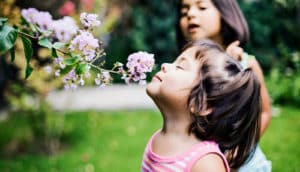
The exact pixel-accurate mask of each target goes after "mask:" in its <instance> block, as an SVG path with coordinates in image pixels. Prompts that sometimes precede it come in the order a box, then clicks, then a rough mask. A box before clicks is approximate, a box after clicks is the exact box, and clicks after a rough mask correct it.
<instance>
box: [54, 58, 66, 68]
mask: <svg viewBox="0 0 300 172" xmlns="http://www.w3.org/2000/svg"><path fill="white" fill-rule="evenodd" d="M63 61H64V59H63V58H62V57H60V56H59V57H57V58H55V59H54V64H56V65H59V67H60V68H61V69H64V68H65V67H66V65H65V64H64V63H63Z"/></svg>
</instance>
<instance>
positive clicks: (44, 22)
mask: <svg viewBox="0 0 300 172" xmlns="http://www.w3.org/2000/svg"><path fill="white" fill-rule="evenodd" d="M21 15H22V16H23V17H24V18H25V19H26V20H27V21H28V22H29V23H31V24H36V25H38V26H39V27H40V29H41V30H42V31H47V30H49V29H50V28H51V27H50V26H51V24H52V22H53V20H52V16H51V14H50V13H49V12H45V11H38V10H37V9H35V8H28V9H23V10H22V11H21Z"/></svg>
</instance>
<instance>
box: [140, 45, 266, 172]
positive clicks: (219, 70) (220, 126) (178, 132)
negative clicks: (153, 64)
mask: <svg viewBox="0 0 300 172" xmlns="http://www.w3.org/2000/svg"><path fill="white" fill-rule="evenodd" d="M215 59H218V61H216V60H215ZM147 94H148V95H149V96H150V97H151V98H152V99H153V101H154V102H155V104H156V105H157V107H158V108H159V110H160V112H161V113H162V116H163V126H162V129H161V130H159V131H157V132H156V133H155V134H154V135H153V136H152V137H151V139H150V141H149V142H148V145H147V147H146V149H145V153H144V157H143V162H142V171H143V172H148V171H168V172H170V171H182V172H190V171H191V172H196V171H209V172H216V171H218V172H222V171H224V172H225V171H227V172H228V171H230V168H232V169H237V168H238V167H240V165H241V164H243V163H244V161H245V160H246V159H247V158H248V156H249V155H250V154H251V152H252V151H253V150H254V148H255V145H256V144H257V141H258V138H259V130H260V128H259V122H260V115H259V114H260V98H261V97H260V84H259V81H258V79H257V78H256V76H255V74H254V72H253V71H252V70H251V69H246V70H243V69H242V66H241V65H240V64H239V63H238V61H237V60H235V59H234V58H232V57H230V56H229V55H228V54H226V53H225V52H224V51H223V50H222V49H221V48H220V47H219V46H217V45H216V44H214V43H212V42H211V41H204V40H203V41H198V42H191V43H190V44H188V45H187V46H186V47H185V49H184V51H183V52H182V54H181V55H180V56H179V57H178V58H177V59H176V60H175V62H173V63H172V64H163V65H162V67H161V70H160V71H159V72H158V73H157V74H156V75H155V76H154V77H153V79H152V81H151V82H150V83H149V84H148V86H147ZM217 143H218V144H217ZM219 147H222V148H225V149H226V150H227V154H228V156H227V160H228V161H227V160H226V158H225V157H224V156H223V154H222V153H221V151H220V149H219Z"/></svg>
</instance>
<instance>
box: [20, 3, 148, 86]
mask: <svg viewBox="0 0 300 172" xmlns="http://www.w3.org/2000/svg"><path fill="white" fill-rule="evenodd" d="M22 16H23V17H24V19H25V20H26V21H27V22H28V23H29V24H32V26H33V27H38V28H37V30H38V31H40V30H39V28H40V29H41V30H42V33H41V35H40V37H39V40H43V41H42V42H41V44H40V45H42V46H45V47H47V48H51V49H52V51H54V54H52V55H53V56H54V60H53V64H54V68H55V69H54V70H52V68H51V67H50V66H47V67H46V68H45V70H46V71H47V72H50V73H51V72H52V71H54V75H55V76H56V77H60V76H63V80H62V82H63V84H64V88H65V89H71V90H74V89H76V88H77V87H78V86H83V85H84V84H85V80H86V79H87V78H90V77H91V70H90V69H91V68H94V69H95V70H96V71H97V72H96V76H95V79H94V81H95V84H96V85H98V86H99V87H103V86H105V85H107V84H109V83H110V82H111V81H112V77H111V75H110V73H116V74H120V75H121V76H122V79H124V80H125V82H126V83H132V82H139V83H140V84H145V83H146V72H151V71H152V68H153V66H154V55H153V54H149V53H147V52H137V53H133V54H131V55H129V57H128V63H127V64H126V68H127V70H125V69H124V68H123V64H121V63H119V62H116V63H115V67H114V68H113V69H111V70H108V69H104V68H103V63H101V64H100V66H97V65H95V64H94V62H95V61H96V60H97V59H99V58H102V57H103V56H104V54H105V53H104V50H103V47H102V46H100V44H101V42H100V41H99V40H98V39H96V38H95V37H94V35H93V34H92V33H91V31H92V30H93V28H94V27H96V26H99V25H100V24H101V22H100V21H99V20H98V19H97V18H98V15H97V14H88V13H82V14H81V15H80V23H81V27H78V26H77V25H76V23H75V21H74V20H73V19H72V18H71V17H64V18H62V19H59V20H53V19H52V16H51V15H50V14H49V13H48V12H40V11H38V10H36V9H34V8H29V9H24V10H22ZM80 28H81V29H80ZM49 31H52V35H50V37H51V36H52V38H50V39H49V35H46V36H45V35H43V32H45V33H46V32H49ZM53 38H54V39H53ZM45 39H46V41H45ZM56 40H58V41H59V42H55V41H56ZM60 48H62V49H60ZM56 51H57V52H58V54H57V53H56ZM115 69H117V70H115Z"/></svg>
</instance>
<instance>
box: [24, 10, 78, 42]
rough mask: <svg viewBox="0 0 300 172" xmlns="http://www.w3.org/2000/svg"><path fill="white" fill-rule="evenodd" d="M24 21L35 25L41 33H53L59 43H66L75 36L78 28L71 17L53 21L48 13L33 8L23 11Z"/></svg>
mask: <svg viewBox="0 0 300 172" xmlns="http://www.w3.org/2000/svg"><path fill="white" fill-rule="evenodd" d="M21 14H22V16H23V17H24V19H25V20H26V21H27V22H29V23H30V24H33V25H37V26H38V27H39V28H40V29H41V31H43V32H46V31H49V30H50V31H53V34H54V35H53V37H54V38H56V39H58V41H60V42H64V43H66V42H68V41H70V40H71V38H72V37H73V36H74V35H75V34H76V32H77V30H78V26H77V25H76V22H75V21H74V20H73V18H71V17H68V16H66V17H64V18H62V19H59V20H53V19H52V16H51V15H50V13H49V12H44V11H38V10H36V9H35V8H28V9H23V10H22V12H21Z"/></svg>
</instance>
